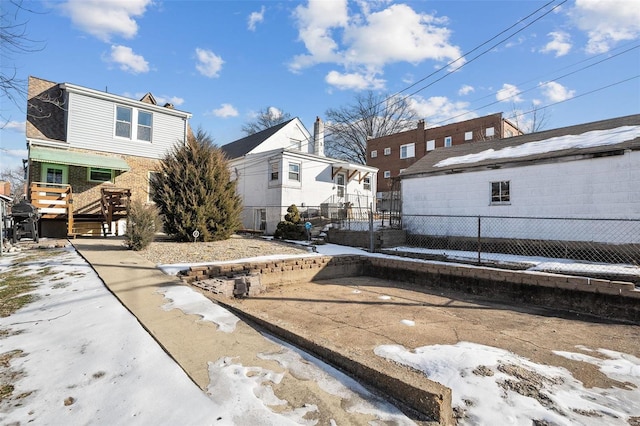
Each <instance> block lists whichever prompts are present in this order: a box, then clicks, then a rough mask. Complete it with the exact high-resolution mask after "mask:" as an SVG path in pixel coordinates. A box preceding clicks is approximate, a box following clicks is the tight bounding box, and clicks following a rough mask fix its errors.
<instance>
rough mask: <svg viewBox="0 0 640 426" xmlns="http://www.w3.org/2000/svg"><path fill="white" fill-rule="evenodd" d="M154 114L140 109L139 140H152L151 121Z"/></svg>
mask: <svg viewBox="0 0 640 426" xmlns="http://www.w3.org/2000/svg"><path fill="white" fill-rule="evenodd" d="M152 120H153V115H152V114H151V113H150V112H146V111H138V140H140V141H147V142H151V123H152Z"/></svg>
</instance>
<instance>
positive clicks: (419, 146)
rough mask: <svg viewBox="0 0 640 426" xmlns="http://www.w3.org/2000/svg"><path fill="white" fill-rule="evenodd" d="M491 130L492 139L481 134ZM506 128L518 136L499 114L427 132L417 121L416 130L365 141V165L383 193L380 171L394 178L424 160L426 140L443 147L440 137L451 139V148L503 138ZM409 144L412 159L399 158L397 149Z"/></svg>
mask: <svg viewBox="0 0 640 426" xmlns="http://www.w3.org/2000/svg"><path fill="white" fill-rule="evenodd" d="M427 124H428V123H427ZM491 127H493V128H494V129H495V136H493V137H487V136H486V135H485V131H486V129H488V128H491ZM506 129H509V130H511V131H512V132H514V133H515V134H519V133H518V132H519V131H518V130H517V129H516V128H515V127H513V126H512V125H511V124H510V123H508V122H507V123H505V122H504V121H503V119H502V114H501V113H498V114H491V115H486V116H484V117H478V118H473V119H470V120H464V121H460V122H457V123H452V124H447V125H444V126H439V127H432V128H427V129H425V123H424V122H421V123H418V126H417V127H416V129H413V130H408V131H405V132H400V133H396V134H393V135H388V136H383V137H380V138H375V139H371V140H369V141H367V166H372V167H377V168H378V169H379V171H378V182H377V183H378V186H377V188H378V192H387V191H390V190H391V179H390V178H387V179H385V177H384V172H385V171H386V170H388V171H390V172H391V177H395V176H398V175H399V173H400V169H406V168H408V167H409V166H410V165H412V164H413V163H415V162H416V161H418V160H419V159H421V158H422V157H424V156H425V155H426V154H427V152H428V151H427V147H426V141H429V140H435V147H436V148H443V147H444V138H445V137H447V136H451V138H452V145H460V144H463V143H469V142H479V141H485V140H491V139H500V138H502V137H505V130H506ZM466 132H472V133H473V138H472V139H471V140H470V141H469V140H465V133H466ZM409 143H415V156H414V157H412V158H400V146H401V145H405V144H409ZM385 148H390V149H391V153H390V154H389V155H384V149H385ZM374 150H375V151H377V157H375V158H372V157H371V151H374Z"/></svg>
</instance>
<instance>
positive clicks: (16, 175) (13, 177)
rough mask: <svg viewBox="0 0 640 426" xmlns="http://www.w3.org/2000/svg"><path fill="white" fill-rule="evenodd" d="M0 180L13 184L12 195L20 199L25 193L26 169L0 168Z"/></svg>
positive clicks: (16, 199) (15, 199) (14, 198)
mask: <svg viewBox="0 0 640 426" xmlns="http://www.w3.org/2000/svg"><path fill="white" fill-rule="evenodd" d="M0 181H3V182H9V183H10V184H11V197H13V200H14V201H16V202H17V201H19V200H20V199H22V196H23V195H24V193H25V186H24V185H25V178H24V169H23V168H22V167H14V168H3V169H2V170H0Z"/></svg>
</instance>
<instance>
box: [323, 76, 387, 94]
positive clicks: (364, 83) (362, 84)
mask: <svg viewBox="0 0 640 426" xmlns="http://www.w3.org/2000/svg"><path fill="white" fill-rule="evenodd" d="M324 80H325V81H326V82H327V83H328V84H330V85H331V86H334V87H336V88H337V89H340V90H351V89H352V90H366V89H371V90H376V89H382V88H383V87H384V83H385V81H384V80H381V79H377V78H375V77H374V76H373V75H366V74H361V73H357V72H355V73H340V72H338V71H330V72H329V73H328V74H327V76H326V77H325V78H324Z"/></svg>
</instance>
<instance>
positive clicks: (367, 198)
mask: <svg viewBox="0 0 640 426" xmlns="http://www.w3.org/2000/svg"><path fill="white" fill-rule="evenodd" d="M220 148H221V149H222V151H223V152H224V153H225V154H226V156H227V158H228V160H229V167H230V170H231V174H232V179H236V180H237V191H238V194H239V195H240V196H241V198H242V201H243V204H244V210H243V217H242V222H243V226H244V228H245V229H248V230H257V231H263V232H265V233H267V234H273V233H274V231H275V229H276V226H277V224H278V222H280V221H282V220H283V218H284V215H285V214H286V211H287V208H288V207H289V206H290V205H291V204H295V205H296V206H297V207H298V208H299V209H300V210H301V212H303V213H308V214H309V215H316V216H325V217H328V218H333V217H334V216H338V215H340V214H341V212H346V211H347V207H348V206H352V207H353V208H354V209H357V208H358V207H360V208H362V209H366V208H369V207H371V206H372V203H374V202H375V193H376V188H375V182H376V173H377V171H378V169H376V168H374V167H368V166H365V165H362V164H351V163H346V162H344V161H341V160H337V159H334V158H328V157H325V155H324V131H323V124H322V121H321V120H320V119H319V118H318V119H317V120H316V122H315V124H314V135H313V136H312V135H311V134H310V133H309V131H308V130H307V129H306V128H305V127H304V125H303V124H302V122H301V121H300V120H299V119H298V118H293V119H291V120H289V121H286V122H284V123H281V124H278V125H276V126H273V127H271V128H269V129H266V130H263V131H261V132H258V133H255V134H253V135H250V136H247V137H245V138H242V139H239V140H236V141H234V142H231V143H229V144H227V145H223V146H221V147H220Z"/></svg>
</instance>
